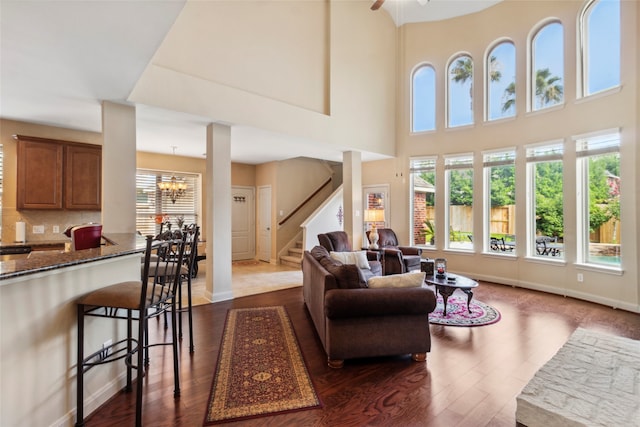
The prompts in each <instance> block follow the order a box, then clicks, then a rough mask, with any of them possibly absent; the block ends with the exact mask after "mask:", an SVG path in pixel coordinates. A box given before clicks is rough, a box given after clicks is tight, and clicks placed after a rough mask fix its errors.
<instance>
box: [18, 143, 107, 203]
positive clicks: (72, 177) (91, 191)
mask: <svg viewBox="0 0 640 427" xmlns="http://www.w3.org/2000/svg"><path fill="white" fill-rule="evenodd" d="M14 138H15V139H16V140H17V142H18V149H17V152H18V165H17V166H18V167H17V169H18V170H17V172H18V177H17V200H16V202H17V209H18V210H21V209H70V210H100V209H101V198H102V195H101V189H102V147H100V146H97V145H90V144H81V143H75V142H69V141H59V140H53V139H46V138H36V137H29V136H21V135H16V136H14Z"/></svg>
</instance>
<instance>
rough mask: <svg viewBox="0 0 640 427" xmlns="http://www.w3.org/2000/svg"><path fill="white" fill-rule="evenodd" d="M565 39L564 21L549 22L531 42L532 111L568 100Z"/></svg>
mask: <svg viewBox="0 0 640 427" xmlns="http://www.w3.org/2000/svg"><path fill="white" fill-rule="evenodd" d="M563 43H564V38H563V28H562V24H561V23H560V22H557V21H554V22H551V23H549V24H546V25H545V26H543V27H542V28H541V29H539V30H538V32H537V33H536V34H535V36H534V37H533V41H532V44H531V54H532V64H533V66H532V70H531V86H530V91H531V110H532V111H536V110H541V109H544V108H548V107H552V106H554V105H558V104H562V103H563V102H564V47H563V46H564V44H563Z"/></svg>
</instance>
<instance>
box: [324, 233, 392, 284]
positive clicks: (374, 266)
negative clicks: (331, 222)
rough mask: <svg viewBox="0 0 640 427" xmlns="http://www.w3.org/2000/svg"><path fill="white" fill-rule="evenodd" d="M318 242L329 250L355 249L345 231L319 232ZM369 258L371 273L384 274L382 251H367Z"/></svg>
mask: <svg viewBox="0 0 640 427" xmlns="http://www.w3.org/2000/svg"><path fill="white" fill-rule="evenodd" d="M318 242H320V246H322V247H324V248H325V249H326V250H327V251H328V252H351V251H353V249H352V246H351V243H349V235H348V234H347V233H346V232H345V231H330V232H328V233H321V234H318ZM367 259H368V260H369V266H370V267H371V273H372V274H371V275H373V276H381V275H382V271H383V268H382V262H381V261H380V253H378V252H376V251H367Z"/></svg>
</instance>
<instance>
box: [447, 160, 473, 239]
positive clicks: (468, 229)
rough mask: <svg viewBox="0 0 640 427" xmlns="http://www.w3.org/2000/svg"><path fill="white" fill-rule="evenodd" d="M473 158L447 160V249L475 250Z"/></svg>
mask: <svg viewBox="0 0 640 427" xmlns="http://www.w3.org/2000/svg"><path fill="white" fill-rule="evenodd" d="M472 165H473V157H472V156H465V157H452V158H447V159H445V169H446V179H447V194H446V198H447V207H448V209H447V211H446V214H447V218H446V226H447V229H448V230H449V233H448V238H447V248H449V249H461V250H473V167H472Z"/></svg>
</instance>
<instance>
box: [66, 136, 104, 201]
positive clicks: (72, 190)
mask: <svg viewBox="0 0 640 427" xmlns="http://www.w3.org/2000/svg"><path fill="white" fill-rule="evenodd" d="M64 172H65V174H64V175H65V193H64V207H65V209H76V210H100V206H101V185H102V183H101V178H102V149H101V148H100V147H96V146H86V145H83V146H80V145H67V146H66V147H65V170H64Z"/></svg>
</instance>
